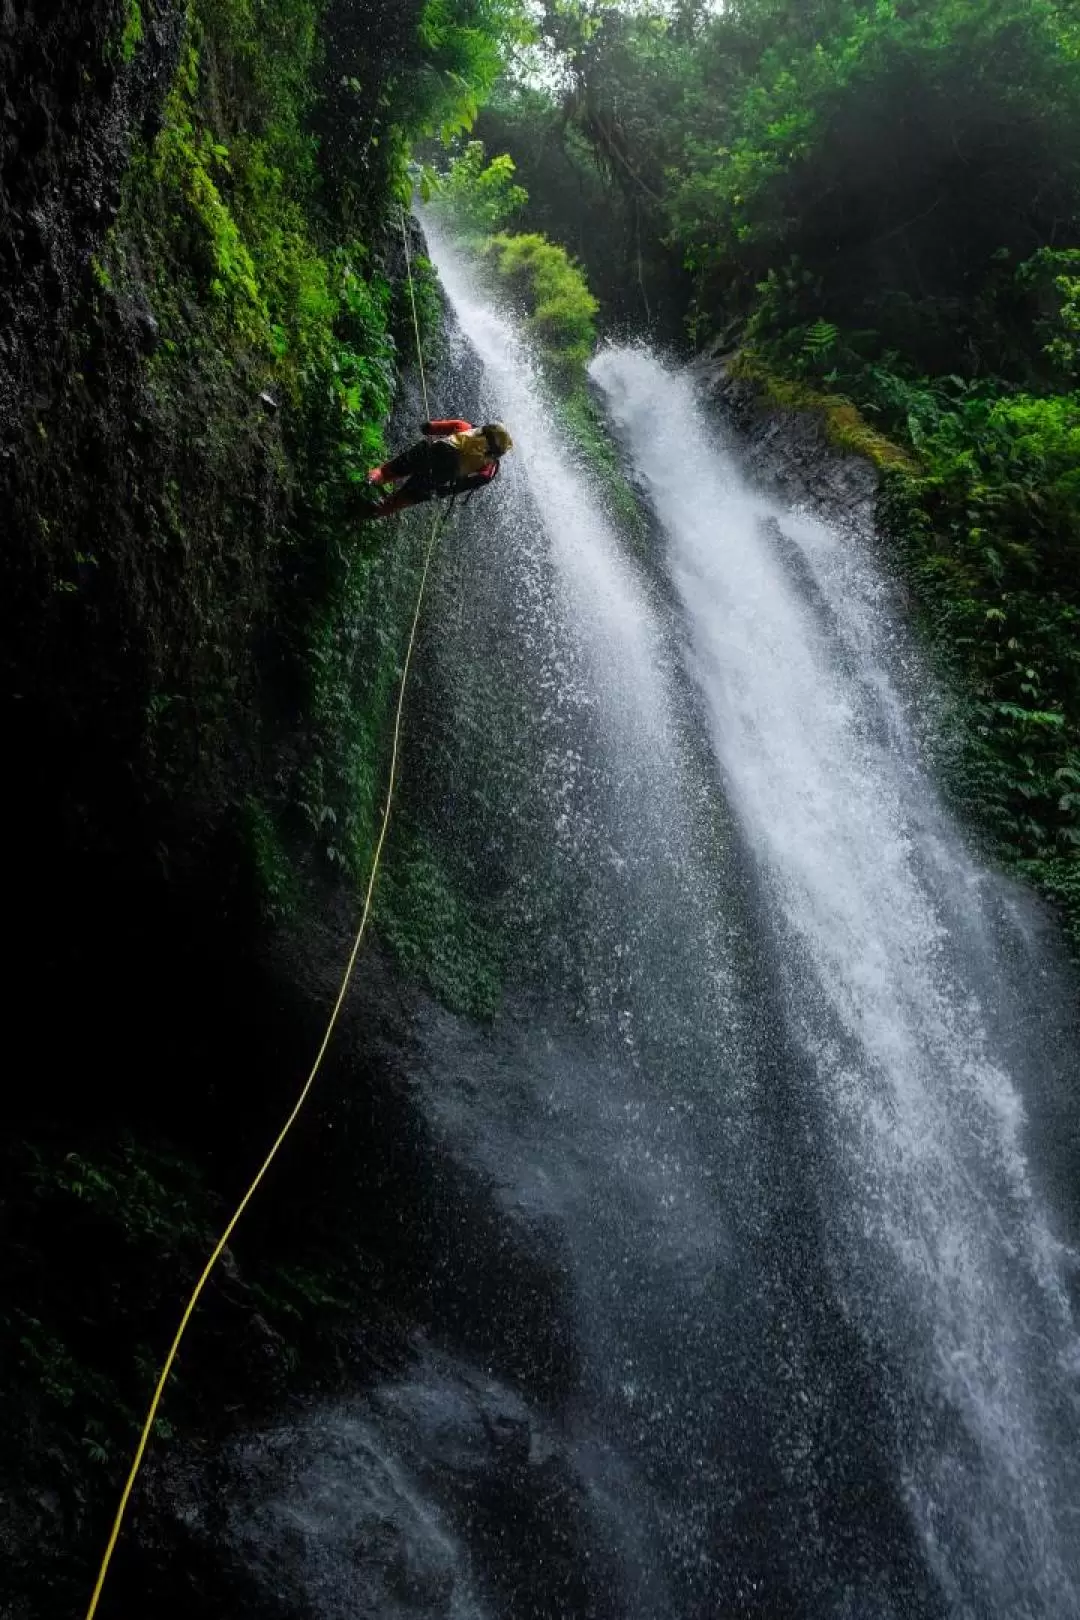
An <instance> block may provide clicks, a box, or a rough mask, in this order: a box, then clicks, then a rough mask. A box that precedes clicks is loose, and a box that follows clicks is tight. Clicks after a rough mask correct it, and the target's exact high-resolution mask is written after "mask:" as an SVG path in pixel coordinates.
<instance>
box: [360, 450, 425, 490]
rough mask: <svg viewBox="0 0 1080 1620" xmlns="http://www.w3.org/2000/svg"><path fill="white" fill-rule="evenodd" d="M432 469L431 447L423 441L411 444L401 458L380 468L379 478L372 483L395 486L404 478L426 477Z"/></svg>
mask: <svg viewBox="0 0 1080 1620" xmlns="http://www.w3.org/2000/svg"><path fill="white" fill-rule="evenodd" d="M430 468H431V446H430V445H429V444H428V443H427V442H426V441H425V440H423V439H421V440H420V442H419V443H418V444H411V445H410V446H409V448H408V449H407V450H403V451H402V452H401V454H400V455H399V456H394V457H393V458H392V460H390V461H387V462H385V463H384V465H383V466H381V467H379V468H378V469H377V471H378V472H379V475H380V476H379V477H378V478H377V479H373V480H372V482H374V483H379V484H393V483H396V482H397V481H398V480H399V479H402V478H416V477H420V478H423V477H425V476H426V475H427V474H428V473H429V472H430Z"/></svg>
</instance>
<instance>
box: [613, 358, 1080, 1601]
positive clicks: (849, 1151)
mask: <svg viewBox="0 0 1080 1620" xmlns="http://www.w3.org/2000/svg"><path fill="white" fill-rule="evenodd" d="M593 374H594V376H595V378H596V380H597V382H598V383H599V384H600V386H601V387H602V388H603V390H604V392H605V395H606V398H607V401H608V405H609V408H610V411H611V415H612V418H613V420H614V421H615V423H616V424H617V427H618V430H619V431H620V433H621V434H623V435H624V436H625V442H626V445H627V448H628V453H629V455H630V457H631V459H632V462H633V465H634V468H635V471H636V473H637V475H638V476H639V477H640V478H641V479H642V481H643V482H644V484H645V486H646V488H647V490H648V494H649V497H650V500H651V502H652V504H653V506H654V508H655V510H656V513H657V515H658V517H659V519H660V521H661V523H662V525H663V528H664V531H665V534H666V537H667V556H666V562H667V567H668V569H669V570H670V574H671V578H672V580H673V581H674V583H675V585H676V587H677V590H678V593H679V596H680V598H681V601H682V603H683V607H684V610H685V614H686V622H687V630H688V637H687V657H688V660H689V663H690V665H691V667H692V670H693V673H694V676H695V679H696V681H697V683H698V686H699V688H700V691H701V693H702V695H703V698H704V701H705V704H706V708H707V713H708V720H709V726H710V731H711V736H712V740H713V745H714V748H715V751H716V755H717V758H718V760H719V762H720V765H721V767H722V771H723V779H724V782H725V785H726V789H727V791H728V793H729V795H730V798H731V801H732V803H733V804H734V806H735V807H736V810H737V813H738V816H739V819H740V821H741V824H742V827H743V830H744V835H745V837H746V839H747V841H748V844H749V845H750V847H751V848H752V850H753V853H754V856H755V859H756V862H757V864H758V866H759V869H760V872H761V874H762V879H763V893H764V895H765V897H766V901H767V905H768V907H769V908H770V910H771V912H772V914H773V927H774V929H775V934H776V939H777V948H778V951H779V953H780V956H781V960H782V962H783V982H784V985H785V989H786V992H787V1007H786V1009H785V1016H786V1017H787V1018H788V1019H789V1020H790V1021H791V1023H792V1025H793V1027H794V1028H795V1030H796V1032H797V1037H798V1040H799V1042H800V1044H801V1046H802V1048H803V1050H804V1051H806V1052H807V1053H808V1054H809V1055H810V1056H811V1058H812V1061H813V1083H814V1086H815V1090H816V1097H815V1099H814V1106H816V1107H817V1108H818V1109H819V1110H820V1116H819V1117H820V1130H821V1133H822V1137H823V1140H824V1143H825V1152H826V1154H827V1155H828V1161H827V1162H828V1173H829V1175H830V1177H831V1178H832V1182H833V1184H832V1186H831V1187H829V1188H822V1190H821V1191H822V1200H823V1205H824V1207H825V1210H826V1218H827V1221H828V1223H829V1227H830V1229H831V1233H832V1236H831V1238H830V1240H829V1251H830V1260H831V1264H832V1265H833V1267H834V1270H835V1272H836V1275H837V1278H838V1285H839V1286H840V1287H841V1288H842V1289H843V1290H844V1292H845V1295H846V1309H847V1311H848V1312H849V1314H850V1316H851V1317H852V1319H854V1320H855V1321H856V1322H858V1323H859V1324H860V1329H861V1331H862V1332H863V1333H864V1334H866V1335H869V1336H870V1337H871V1338H872V1339H873V1340H874V1341H875V1342H877V1343H878V1344H879V1346H880V1348H881V1350H882V1353H883V1354H884V1355H886V1356H889V1355H893V1356H895V1357H896V1358H897V1359H898V1360H899V1362H900V1363H901V1365H900V1367H899V1379H900V1384H899V1388H900V1390H901V1394H900V1396H899V1397H898V1398H899V1399H900V1400H903V1399H904V1389H905V1386H907V1388H912V1387H914V1388H915V1389H916V1390H917V1391H918V1392H919V1396H920V1399H922V1400H925V1402H926V1409H925V1410H924V1411H922V1413H921V1414H920V1418H919V1422H918V1423H917V1424H912V1425H910V1426H905V1425H904V1423H903V1421H901V1424H900V1428H901V1435H900V1445H901V1455H902V1458H903V1465H904V1467H905V1470H906V1480H905V1485H906V1490H907V1494H908V1497H909V1501H910V1507H911V1511H912V1513H913V1514H914V1515H915V1517H916V1519H917V1521H918V1523H919V1525H920V1528H921V1531H922V1534H923V1537H924V1539H925V1542H926V1545H927V1547H928V1549H929V1550H930V1552H931V1555H932V1557H933V1560H934V1562H935V1566H936V1568H937V1570H938V1573H939V1576H940V1578H941V1580H942V1583H943V1585H944V1587H945V1590H946V1591H947V1592H948V1594H949V1596H950V1598H951V1600H952V1601H953V1603H954V1604H955V1605H956V1611H957V1612H959V1613H964V1614H967V1613H970V1614H973V1615H974V1614H979V1615H983V1614H994V1615H998V1614H1000V1615H1003V1616H1004V1615H1010V1616H1012V1615H1058V1614H1061V1615H1064V1614H1076V1613H1080V1519H1078V1516H1077V1514H1078V1506H1077V1505H1078V1502H1080V1456H1078V1449H1077V1448H1078V1442H1080V1425H1078V1422H1077V1402H1078V1397H1080V1387H1078V1384H1077V1373H1078V1371H1080V1361H1078V1357H1077V1341H1076V1337H1075V1331H1074V1327H1073V1323H1072V1320H1071V1316H1070V1311H1069V1305H1068V1300H1067V1293H1066V1284H1065V1280H1064V1274H1065V1272H1066V1271H1067V1269H1068V1268H1069V1267H1070V1266H1074V1265H1075V1259H1074V1257H1073V1256H1071V1255H1070V1254H1068V1253H1067V1252H1065V1251H1063V1250H1062V1248H1061V1247H1060V1246H1059V1245H1058V1243H1056V1242H1055V1240H1054V1238H1053V1237H1052V1236H1051V1233H1050V1230H1049V1227H1048V1224H1047V1221H1046V1218H1045V1215H1044V1213H1043V1211H1042V1209H1041V1207H1040V1202H1039V1200H1038V1198H1037V1197H1036V1196H1035V1194H1034V1193H1033V1190H1032V1185H1031V1177H1030V1173H1029V1169H1028V1165H1027V1163H1026V1160H1025V1157H1024V1149H1023V1125H1024V1107H1023V1103H1022V1101H1021V1095H1020V1092H1019V1090H1018V1084H1017V1078H1016V1077H1015V1076H1013V1075H1011V1074H1010V1073H1008V1072H1006V1069H1005V1067H1004V1065H1003V1063H1002V1061H1001V1058H1000V1056H999V1054H998V1052H997V1051H995V1047H994V1042H993V1040H992V1038H991V1035H990V1033H989V1032H988V1028H987V1016H986V1014H987V1011H988V1010H989V1011H991V1012H992V1011H993V1010H994V1009H993V1007H992V1005H991V1007H990V1008H989V1009H987V1007H986V1006H985V1003H986V1002H987V1001H991V1003H992V1000H993V998H994V997H995V996H998V995H1004V994H1005V993H1006V992H1007V971H1006V969H1005V967H1004V965H1003V964H1002V963H1000V962H999V963H998V965H997V975H998V977H997V982H996V983H995V977H994V968H993V964H992V963H991V967H990V970H989V971H988V970H987V965H986V957H987V944H986V941H987V938H988V937H989V936H990V935H992V933H993V926H994V925H993V918H992V902H993V895H992V893H990V892H988V891H992V889H993V884H992V882H991V881H990V880H988V879H987V877H986V875H985V874H983V873H981V872H980V871H979V870H978V868H977V867H976V866H975V864H974V863H973V862H972V860H971V859H970V858H969V857H968V855H967V854H966V853H965V851H964V849H963V848H962V846H961V843H960V841H959V839H958V837H957V835H956V834H955V832H954V831H953V829H952V828H951V827H950V825H949V823H948V819H947V817H946V816H945V815H944V814H943V812H942V809H941V807H940V805H939V803H938V801H937V798H936V796H935V794H934V791H933V788H932V786H931V785H930V784H929V782H928V781H927V780H926V779H925V776H924V775H923V773H922V771H921V770H920V767H919V763H918V757H917V755H918V751H917V749H916V747H915V746H914V743H913V740H912V735H911V726H910V722H909V721H908V720H907V719H906V718H905V713H904V705H903V703H902V702H901V700H900V697H899V696H898V692H897V685H896V681H895V679H894V674H895V663H896V658H897V650H896V645H895V642H896V635H895V625H894V623H893V621H892V618H891V616H890V613H889V610H888V603H887V594H886V593H885V592H884V590H883V587H882V583H881V581H880V579H879V578H878V577H877V575H876V573H875V570H874V568H873V566H872V564H871V562H870V560H869V558H868V556H867V544H866V536H862V535H859V534H855V533H850V532H845V531H844V530H843V529H842V528H834V527H830V526H828V525H825V524H823V523H821V522H818V521H815V520H814V519H813V518H812V517H810V516H808V515H806V514H803V513H793V512H791V511H789V510H784V509H783V508H781V507H779V506H778V505H777V504H775V503H774V502H772V501H770V500H768V499H766V498H764V497H762V496H760V495H757V494H755V493H753V492H752V491H751V490H750V489H749V488H748V486H747V485H746V483H745V481H744V480H743V479H742V478H741V476H740V474H739V472H738V470H737V466H736V462H735V459H734V456H733V454H732V453H731V452H730V450H728V449H727V448H726V447H725V446H724V444H723V442H722V436H721V435H720V434H719V433H718V429H717V426H716V424H715V421H713V420H707V419H706V417H705V415H704V413H703V411H702V409H701V407H700V405H699V403H698V401H697V399H696V398H695V393H694V388H693V385H692V382H691V381H690V379H689V378H688V377H687V376H686V375H685V374H683V375H679V374H677V373H675V372H673V371H671V370H669V369H667V368H665V367H664V366H662V365H661V364H659V363H658V362H657V360H656V359H655V358H654V357H652V356H651V355H650V354H648V353H647V352H645V351H642V350H635V349H623V350H611V351H608V352H605V353H603V354H602V355H601V356H600V357H599V358H598V359H597V361H596V362H595V364H594V367H593ZM935 1406H938V1407H939V1417H938V1419H937V1420H936V1421H935V1420H934V1419H933V1418H932V1416H931V1414H932V1412H933V1410H934V1407H935Z"/></svg>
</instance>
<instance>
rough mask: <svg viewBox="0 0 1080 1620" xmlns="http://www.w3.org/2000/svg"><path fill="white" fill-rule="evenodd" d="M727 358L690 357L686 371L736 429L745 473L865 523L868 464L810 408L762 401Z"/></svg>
mask: <svg viewBox="0 0 1080 1620" xmlns="http://www.w3.org/2000/svg"><path fill="white" fill-rule="evenodd" d="M729 359H730V356H725V355H723V354H716V355H706V356H704V357H702V358H701V359H699V360H696V361H694V363H693V364H692V365H691V367H690V373H691V375H692V376H693V377H694V378H695V379H696V381H697V383H698V385H699V387H700V388H701V390H702V393H703V394H704V396H705V397H706V398H707V399H710V400H712V401H713V402H714V403H715V404H716V405H717V407H718V408H719V410H720V411H721V413H722V414H723V417H724V419H725V420H726V421H728V422H730V423H731V424H732V425H733V426H734V428H735V429H736V431H737V432H738V435H739V444H740V455H741V458H742V460H743V463H744V465H745V467H746V468H747V470H748V471H749V472H750V474H751V476H752V477H753V478H755V479H756V480H757V482H758V483H759V484H760V485H761V486H762V487H763V488H765V489H768V490H769V491H770V492H773V493H778V494H782V495H783V496H785V497H786V498H787V499H788V500H792V501H795V502H800V503H805V504H807V505H809V506H811V507H813V509H814V510H815V511H816V512H818V513H819V514H821V515H823V516H827V517H828V518H829V519H831V520H832V521H833V522H836V521H837V519H840V520H847V521H849V522H852V523H859V524H863V523H865V524H868V525H869V524H871V523H872V521H873V514H874V509H875V505H876V502H877V494H878V484H879V479H878V474H877V471H876V469H875V468H874V467H873V465H872V464H871V463H870V462H869V461H865V460H863V459H862V458H861V457H859V456H851V455H842V454H841V453H840V452H838V451H837V450H836V449H834V448H833V446H832V445H831V444H830V443H829V440H828V437H827V435H826V433H825V427H824V423H823V422H822V421H821V419H820V417H818V416H815V415H814V414H813V413H812V412H809V411H793V410H781V409H779V408H777V407H776V406H775V405H770V404H768V403H767V402H766V401H764V400H763V399H762V397H761V392H760V390H759V389H758V388H757V387H756V386H755V385H754V384H753V383H752V382H747V381H744V380H743V379H742V378H739V377H733V376H732V375H731V374H730V372H729V370H728V365H727V361H728V360H729Z"/></svg>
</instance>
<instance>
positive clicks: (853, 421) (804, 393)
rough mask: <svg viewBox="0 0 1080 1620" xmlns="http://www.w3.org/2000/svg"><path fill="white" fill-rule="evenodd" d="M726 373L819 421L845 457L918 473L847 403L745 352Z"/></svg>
mask: <svg viewBox="0 0 1080 1620" xmlns="http://www.w3.org/2000/svg"><path fill="white" fill-rule="evenodd" d="M728 369H729V371H730V374H731V376H733V377H738V378H740V379H741V380H743V381H745V382H749V383H752V384H753V385H754V386H755V387H757V388H758V389H760V391H761V394H762V396H763V397H764V398H765V399H766V400H768V402H769V403H770V404H771V405H775V406H776V407H777V408H778V409H779V410H785V411H805V412H806V413H807V414H808V415H810V416H816V417H818V418H819V419H820V421H821V422H822V424H823V426H824V429H825V435H826V437H827V439H828V441H829V443H830V444H831V445H833V446H834V448H835V449H837V450H842V451H843V452H844V453H845V454H846V455H853V456H863V457H865V459H866V460H867V461H871V462H873V464H874V466H875V467H877V468H879V469H880V470H881V471H883V472H884V471H898V472H908V473H916V472H917V471H918V463H917V462H916V460H915V459H914V457H913V456H912V455H910V454H909V452H908V451H906V450H904V449H902V448H901V446H900V445H898V444H895V443H894V442H893V441H892V440H891V439H889V438H886V436H885V435H884V434H883V433H880V432H878V430H877V429H876V428H874V427H872V426H871V425H870V423H869V422H868V421H867V420H866V418H865V417H864V416H863V414H862V412H861V411H860V410H859V408H858V406H856V405H854V404H853V403H852V401H851V400H850V399H845V398H843V397H840V396H837V395H834V394H823V393H820V392H818V391H816V390H815V389H813V388H811V387H809V386H808V384H806V383H804V382H801V381H795V380H794V379H792V378H788V377H783V376H781V375H780V374H779V373H777V372H775V371H773V370H771V369H770V368H769V366H768V365H767V364H766V363H765V362H764V361H763V360H762V359H761V358H760V357H759V356H757V355H755V354H754V353H753V352H751V351H749V350H746V349H744V350H742V351H741V352H740V353H739V354H737V355H736V356H735V358H734V359H733V360H732V361H731V362H730V365H729V368H728Z"/></svg>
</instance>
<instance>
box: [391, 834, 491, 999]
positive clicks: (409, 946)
mask: <svg viewBox="0 0 1080 1620" xmlns="http://www.w3.org/2000/svg"><path fill="white" fill-rule="evenodd" d="M377 917H378V922H379V927H380V930H381V933H382V935H383V937H384V939H385V940H386V941H387V943H388V944H389V946H390V948H391V950H392V951H393V952H394V955H395V957H396V958H397V960H398V962H399V963H400V965H401V966H402V968H403V969H404V970H405V971H406V972H407V973H409V974H411V975H413V976H414V977H416V978H418V979H420V981H421V982H422V983H424V984H426V985H427V987H428V988H429V989H430V990H431V991H432V993H433V994H434V995H436V996H437V997H438V998H439V1000H440V1001H442V1002H443V1003H444V1005H445V1006H447V1007H449V1008H450V1009H451V1010H452V1011H455V1012H460V1013H463V1014H466V1015H467V1016H470V1017H473V1018H491V1017H494V1015H495V1013H496V1012H497V1011H498V1009H499V1004H500V1001H501V996H502V963H501V951H500V948H499V943H498V939H497V935H496V933H495V930H494V929H493V927H492V926H491V925H490V923H489V922H488V921H487V920H486V919H485V920H483V921H482V920H481V919H480V918H479V917H478V916H477V914H476V910H475V908H474V907H473V906H472V905H471V904H470V902H469V901H468V900H467V899H466V898H465V894H464V891H463V889H462V888H461V887H460V886H459V885H458V884H457V883H456V882H455V880H454V878H453V877H452V876H451V874H450V872H449V870H448V868H447V866H446V864H445V863H444V862H443V860H442V859H441V858H440V857H439V855H438V854H437V852H436V851H435V849H434V848H433V846H432V845H431V844H430V843H429V842H428V841H427V840H426V839H425V838H424V837H422V836H421V835H420V834H419V833H415V832H413V833H411V834H406V835H405V836H404V837H402V836H401V835H400V831H399V837H398V840H397V842H396V845H395V850H394V856H393V860H392V862H391V864H390V865H389V867H388V868H387V871H386V872H385V874H384V875H383V877H382V879H381V883H380V889H379V892H378V910H377Z"/></svg>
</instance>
